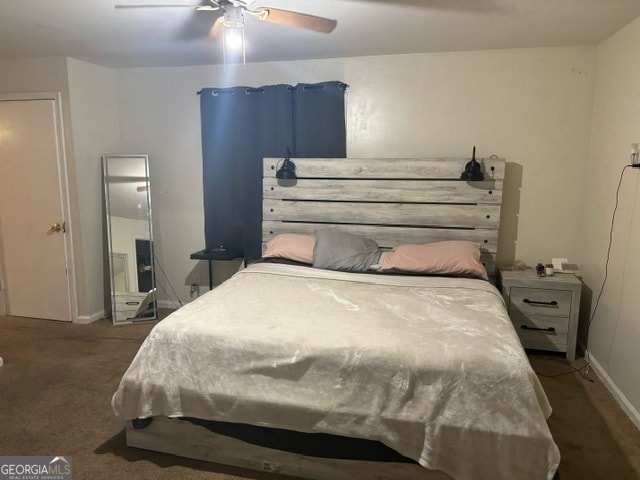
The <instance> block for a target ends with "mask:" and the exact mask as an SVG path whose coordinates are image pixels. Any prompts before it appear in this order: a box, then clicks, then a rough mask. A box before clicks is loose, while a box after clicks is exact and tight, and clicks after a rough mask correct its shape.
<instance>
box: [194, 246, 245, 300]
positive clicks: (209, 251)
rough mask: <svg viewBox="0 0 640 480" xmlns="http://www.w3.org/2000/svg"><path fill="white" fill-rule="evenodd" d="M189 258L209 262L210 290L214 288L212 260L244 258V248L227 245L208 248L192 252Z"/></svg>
mask: <svg viewBox="0 0 640 480" xmlns="http://www.w3.org/2000/svg"><path fill="white" fill-rule="evenodd" d="M189 258H190V259H191V260H207V261H208V262H209V290H213V267H212V265H211V262H213V261H227V260H235V259H237V258H244V250H243V249H241V248H226V247H215V248H206V249H204V250H199V251H197V252H195V253H192V254H191V255H190V256H189Z"/></svg>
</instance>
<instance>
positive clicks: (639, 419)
mask: <svg viewBox="0 0 640 480" xmlns="http://www.w3.org/2000/svg"><path fill="white" fill-rule="evenodd" d="M587 358H588V359H589V363H590V364H591V367H592V368H593V369H594V370H595V372H596V375H598V377H599V378H600V380H602V383H603V384H604V386H605V387H607V390H609V392H610V393H611V395H613V398H615V399H616V401H617V402H618V404H619V405H620V408H622V410H623V411H624V413H626V414H627V416H628V417H629V418H630V419H631V421H632V422H633V424H634V425H635V426H636V428H637V429H638V430H640V413H639V412H638V410H636V409H635V407H634V406H633V405H632V404H631V402H629V400H628V399H627V397H626V396H625V395H624V393H622V391H621V390H620V389H619V388H618V386H617V385H616V384H615V382H614V381H613V380H612V379H611V377H609V375H607V372H605V370H604V368H602V365H600V363H599V362H598V360H597V359H596V358H595V357H594V356H593V355H592V354H591V353H589V354H588V357H587Z"/></svg>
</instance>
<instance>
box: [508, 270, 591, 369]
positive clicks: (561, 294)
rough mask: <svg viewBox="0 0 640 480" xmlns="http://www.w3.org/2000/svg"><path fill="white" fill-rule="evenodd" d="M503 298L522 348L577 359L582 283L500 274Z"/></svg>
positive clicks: (530, 273) (562, 277)
mask: <svg viewBox="0 0 640 480" xmlns="http://www.w3.org/2000/svg"><path fill="white" fill-rule="evenodd" d="M500 279H501V283H502V296H503V297H504V301H505V303H506V304H507V309H508V312H509V317H510V318H511V322H513V326H514V327H515V329H516V331H517V332H518V336H519V337H520V341H521V342H522V346H523V347H524V348H531V349H536V350H547V351H556V352H566V355H567V359H568V360H574V359H575V356H576V340H577V334H578V316H579V310H580V293H581V290H582V282H581V281H580V280H579V279H578V278H576V277H575V275H573V274H570V273H556V274H555V275H551V276H542V277H539V276H537V275H536V272H535V270H534V269H531V268H528V269H526V270H520V271H517V270H513V271H512V270H506V269H502V270H500Z"/></svg>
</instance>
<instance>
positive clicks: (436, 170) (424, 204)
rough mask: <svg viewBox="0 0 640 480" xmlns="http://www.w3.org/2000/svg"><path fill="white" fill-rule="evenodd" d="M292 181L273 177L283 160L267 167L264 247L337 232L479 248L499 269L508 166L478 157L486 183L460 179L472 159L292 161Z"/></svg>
mask: <svg viewBox="0 0 640 480" xmlns="http://www.w3.org/2000/svg"><path fill="white" fill-rule="evenodd" d="M291 160H292V161H293V162H294V163H295V164H296V174H297V176H298V179H297V180H295V181H287V182H281V181H279V180H278V179H276V177H275V174H276V170H277V168H278V166H279V164H280V163H281V162H282V161H283V159H282V158H265V159H264V164H263V173H264V177H263V221H262V242H263V245H264V244H266V242H268V241H269V240H270V239H271V238H273V237H274V236H275V235H277V234H280V233H304V234H310V235H312V234H314V233H315V232H316V231H317V230H318V229H319V228H324V227H328V226H331V227H334V228H336V229H340V230H342V231H345V232H349V233H353V234H357V235H363V236H366V237H369V238H372V239H374V240H375V241H376V242H377V243H378V245H380V246H381V247H393V246H395V245H399V244H402V243H429V242H436V241H442V240H470V241H475V242H478V243H480V245H481V250H482V253H483V258H482V260H483V263H485V266H486V267H487V270H488V271H489V273H492V270H493V268H494V264H495V254H496V252H497V248H498V231H499V228H500V208H501V204H502V187H503V180H504V171H505V161H504V159H502V158H497V157H491V158H486V159H480V160H479V162H480V164H481V165H482V167H483V171H484V173H485V180H484V181H481V182H466V181H462V180H460V179H459V178H460V174H461V172H462V171H463V170H464V166H465V165H466V163H467V162H468V161H469V159H468V158H412V159H406V158H402V159H398V158H395V159H392V158H372V159H363V158H359V159H353V158H294V159H291Z"/></svg>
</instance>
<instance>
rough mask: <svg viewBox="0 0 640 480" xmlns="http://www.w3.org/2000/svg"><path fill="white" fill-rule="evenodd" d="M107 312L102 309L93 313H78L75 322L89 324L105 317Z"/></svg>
mask: <svg viewBox="0 0 640 480" xmlns="http://www.w3.org/2000/svg"><path fill="white" fill-rule="evenodd" d="M105 316H106V313H105V311H104V310H100V311H98V312H95V313H92V314H91V315H78V318H77V319H76V321H75V322H74V323H80V324H83V325H87V324H89V323H93V322H95V321H97V320H100V319H102V318H105Z"/></svg>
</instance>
